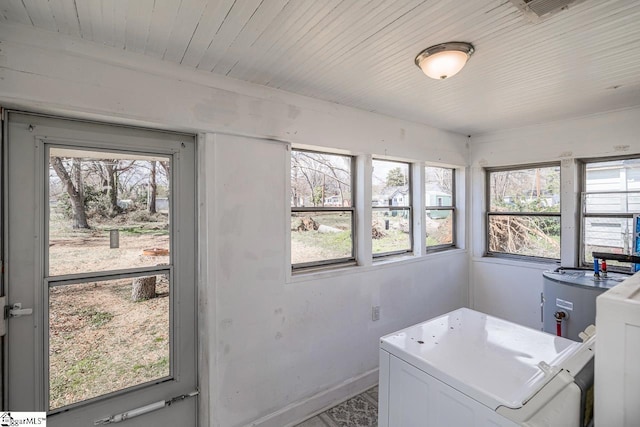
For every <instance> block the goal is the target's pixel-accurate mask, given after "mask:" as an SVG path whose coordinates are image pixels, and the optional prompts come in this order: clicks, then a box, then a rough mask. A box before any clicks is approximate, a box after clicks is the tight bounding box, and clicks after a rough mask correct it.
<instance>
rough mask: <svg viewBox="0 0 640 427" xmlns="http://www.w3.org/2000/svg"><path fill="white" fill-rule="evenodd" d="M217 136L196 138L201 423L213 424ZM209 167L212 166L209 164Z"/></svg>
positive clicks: (199, 409) (208, 135)
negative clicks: (214, 168) (214, 165)
mask: <svg viewBox="0 0 640 427" xmlns="http://www.w3.org/2000/svg"><path fill="white" fill-rule="evenodd" d="M214 139H215V135H214V134H211V133H206V134H198V138H197V141H196V156H197V165H196V168H197V170H196V174H197V185H198V189H197V191H198V192H197V198H198V213H197V214H198V277H197V281H196V283H197V292H198V333H197V340H198V390H199V391H200V395H199V396H198V414H197V416H198V425H200V426H213V425H215V424H214V420H215V417H214V414H215V408H214V404H213V402H214V399H215V396H216V389H215V387H216V386H217V383H216V381H215V360H216V344H217V340H216V335H217V329H216V325H217V323H216V321H215V319H216V288H215V286H216V281H215V280H214V279H215V272H214V271H212V267H211V266H212V265H213V264H211V263H210V262H209V259H211V258H212V257H215V256H216V253H215V252H216V248H215V245H213V246H210V245H209V244H210V243H212V242H215V236H214V233H215V230H213V224H214V223H215V221H214V219H213V218H212V217H213V215H214V213H215V210H214V209H213V208H212V207H211V206H212V205H213V203H214V201H215V197H213V194H210V193H211V192H212V189H213V188H215V181H214V177H215V174H214V171H213V169H212V168H211V167H210V165H212V164H214V160H215V158H214V156H215V150H214ZM208 166H209V167H208Z"/></svg>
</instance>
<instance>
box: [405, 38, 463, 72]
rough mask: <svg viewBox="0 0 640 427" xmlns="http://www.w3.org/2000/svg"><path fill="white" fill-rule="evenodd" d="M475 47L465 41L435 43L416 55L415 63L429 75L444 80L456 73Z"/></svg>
mask: <svg viewBox="0 0 640 427" xmlns="http://www.w3.org/2000/svg"><path fill="white" fill-rule="evenodd" d="M474 51H475V49H474V48H473V45H471V44H470V43H465V42H449V43H442V44H437V45H435V46H431V47H428V48H426V49H425V50H423V51H422V52H420V53H419V54H418V56H416V65H417V66H418V67H420V69H421V70H422V71H423V72H424V73H425V74H426V75H427V76H429V77H431V78H432V79H436V80H444V79H446V78H449V77H451V76H454V75H456V74H458V72H459V71H460V70H462V67H464V64H466V63H467V60H468V59H469V57H470V56H471V55H472V54H473V52H474Z"/></svg>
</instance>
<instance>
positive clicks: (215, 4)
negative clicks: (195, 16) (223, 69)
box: [182, 0, 236, 68]
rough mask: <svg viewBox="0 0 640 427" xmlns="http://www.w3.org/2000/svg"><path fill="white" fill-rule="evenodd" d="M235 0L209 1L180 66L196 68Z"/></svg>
mask: <svg viewBox="0 0 640 427" xmlns="http://www.w3.org/2000/svg"><path fill="white" fill-rule="evenodd" d="M235 2H236V0H218V1H209V2H208V3H207V5H206V7H205V10H204V12H203V14H202V17H201V18H200V22H198V26H197V28H196V29H195V31H194V33H193V36H192V37H191V40H190V42H189V45H188V46H187V49H186V50H185V53H184V57H183V58H182V64H183V65H187V66H189V67H194V68H195V67H197V66H198V64H199V63H200V60H201V59H202V57H203V56H204V54H205V52H206V50H207V48H208V47H209V45H210V44H211V43H212V41H213V39H214V37H215V36H216V34H217V33H218V30H219V29H220V26H221V25H222V22H223V21H224V19H225V17H226V16H227V15H228V14H229V12H230V10H231V8H232V7H233V5H234V3H235Z"/></svg>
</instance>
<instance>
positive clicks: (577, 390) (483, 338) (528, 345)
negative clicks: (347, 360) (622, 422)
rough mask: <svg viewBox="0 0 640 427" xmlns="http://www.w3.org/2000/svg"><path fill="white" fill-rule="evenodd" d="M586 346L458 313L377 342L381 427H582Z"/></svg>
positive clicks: (587, 386)
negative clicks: (378, 343)
mask: <svg viewBox="0 0 640 427" xmlns="http://www.w3.org/2000/svg"><path fill="white" fill-rule="evenodd" d="M582 337H583V339H584V343H577V342H574V341H571V340H568V339H566V338H562V337H557V336H554V335H551V334H547V333H545V332H541V331H538V330H534V329H530V328H526V327H524V326H521V325H517V324H515V323H512V322H508V321H505V320H501V319H498V318H495V317H492V316H488V315H486V314H483V313H479V312H477V311H473V310H470V309H466V308H461V309H458V310H455V311H452V312H450V313H448V314H445V315H443V316H440V317H436V318H434V319H431V320H428V321H426V322H424V323H420V324H417V325H414V326H411V327H409V328H406V329H403V330H401V331H398V332H396V333H393V334H390V335H387V336H385V337H383V338H381V341H380V398H379V399H380V400H379V426H380V427H457V426H459V427H474V426H475V427H480V426H492V427H496V426H501V427H511V426H563V427H570V426H576V427H577V426H581V427H582V426H587V425H590V423H591V420H592V418H593V354H594V346H595V329H594V328H593V327H590V328H588V329H587V331H586V332H585V333H584V334H583V335H582Z"/></svg>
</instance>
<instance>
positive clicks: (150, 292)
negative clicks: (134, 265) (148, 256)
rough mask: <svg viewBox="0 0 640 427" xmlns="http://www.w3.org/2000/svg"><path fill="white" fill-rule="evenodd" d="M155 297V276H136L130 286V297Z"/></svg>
mask: <svg viewBox="0 0 640 427" xmlns="http://www.w3.org/2000/svg"><path fill="white" fill-rule="evenodd" d="M155 297H156V276H146V277H136V278H135V279H133V283H132V286H131V299H132V300H133V301H143V300H147V299H151V298H155Z"/></svg>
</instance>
